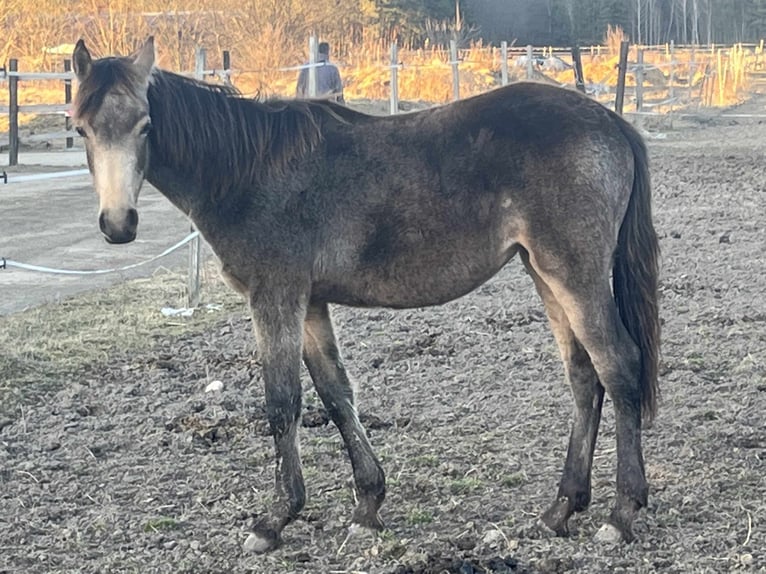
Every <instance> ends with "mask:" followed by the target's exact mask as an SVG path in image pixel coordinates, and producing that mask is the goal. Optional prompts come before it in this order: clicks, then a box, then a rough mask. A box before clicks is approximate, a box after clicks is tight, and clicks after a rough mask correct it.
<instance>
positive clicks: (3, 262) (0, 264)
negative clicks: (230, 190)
mask: <svg viewBox="0 0 766 574" xmlns="http://www.w3.org/2000/svg"><path fill="white" fill-rule="evenodd" d="M197 237H199V231H194V232H192V233H190V234H189V235H187V236H186V237H184V238H183V239H182V240H181V241H179V242H178V243H176V244H175V245H173V246H171V247H168V248H167V249H166V250H165V251H163V252H162V253H160V254H159V255H155V256H154V257H150V258H149V259H146V260H144V261H139V262H138V263H132V264H131V265H125V266H124V267H114V268H112V269H94V270H85V271H80V270H72V269H55V268H52V267H42V266H40V265H30V264H29V263H20V262H18V261H14V260H13V259H6V258H5V257H0V269H7V268H9V267H16V268H18V269H24V270H26V271H35V272H37V273H51V274H55V275H104V274H106V273H117V272H120V271H127V270H128V269H135V268H136V267H141V266H142V265H146V264H147V263H151V262H153V261H157V259H160V258H162V257H165V256H166V255H170V254H171V253H173V251H175V250H176V249H179V248H181V247H183V246H184V245H186V244H187V243H189V242H190V241H191V240H192V239H195V238H197Z"/></svg>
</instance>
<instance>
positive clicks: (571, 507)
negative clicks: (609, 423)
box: [521, 251, 604, 536]
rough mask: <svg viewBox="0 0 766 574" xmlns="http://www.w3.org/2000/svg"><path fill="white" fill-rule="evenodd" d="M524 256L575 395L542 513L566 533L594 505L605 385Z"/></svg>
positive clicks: (560, 532) (555, 528)
mask: <svg viewBox="0 0 766 574" xmlns="http://www.w3.org/2000/svg"><path fill="white" fill-rule="evenodd" d="M521 257H522V260H523V261H524V265H525V266H526V268H527V271H528V272H529V274H530V276H531V277H532V279H533V280H534V282H535V287H536V288H537V292H538V293H539V294H540V298H541V299H542V300H543V303H544V304H545V310H546V312H547V314H548V320H549V321H550V324H551V330H552V331H553V335H554V337H555V338H556V343H557V344H558V347H559V351H560V353H561V359H562V361H563V362H564V372H565V374H566V378H567V380H568V381H569V384H570V385H571V387H572V395H573V398H574V406H575V408H574V419H573V422H572V431H571V434H570V437H569V448H568V449H567V458H566V463H564V471H563V473H562V476H561V482H560V483H559V489H558V494H557V495H556V500H555V502H554V503H553V504H552V505H551V507H550V508H549V509H548V510H547V511H546V512H545V513H544V514H543V516H542V519H543V522H544V523H545V524H546V525H547V526H548V527H549V528H550V529H551V530H553V531H554V532H555V533H556V534H558V535H559V536H564V535H566V534H568V532H569V529H568V525H567V521H568V520H569V517H570V516H571V515H572V514H573V513H574V512H580V511H582V510H585V509H586V508H587V507H588V505H589V504H590V496H591V486H590V485H591V478H590V477H591V467H592V464H593V450H594V448H595V446H596V436H597V434H598V426H599V422H600V420H601V406H602V404H603V400H604V387H603V386H601V383H600V382H599V381H598V375H597V374H596V370H595V369H594V368H593V364H592V363H591V360H590V357H589V356H588V353H586V352H585V349H584V348H583V347H582V345H581V344H580V343H579V341H577V339H576V338H575V336H574V333H573V332H572V329H571V327H570V325H569V319H568V318H567V316H566V313H565V312H564V309H563V308H562V307H561V305H559V303H558V301H556V297H555V296H554V295H553V292H552V291H551V289H550V288H549V287H548V285H546V284H545V282H544V281H543V280H542V278H541V277H540V276H539V275H538V274H537V272H536V271H535V270H534V269H533V268H532V266H531V265H529V256H528V254H527V253H526V252H525V251H522V253H521Z"/></svg>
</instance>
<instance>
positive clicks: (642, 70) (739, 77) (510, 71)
mask: <svg viewBox="0 0 766 574" xmlns="http://www.w3.org/2000/svg"><path fill="white" fill-rule="evenodd" d="M316 50H317V40H316V38H315V37H312V38H311V39H310V41H309V53H310V58H309V64H307V65H304V66H291V67H286V68H283V70H295V69H300V68H301V67H307V68H308V69H309V74H308V75H309V91H310V93H315V88H313V86H315V84H314V82H315V80H316V74H315V67H316V66H317V64H314V63H313V62H315V61H316V60H317V57H316ZM490 50H493V51H495V50H498V49H493V48H490ZM498 51H499V68H500V69H499V74H498V75H499V78H498V80H499V81H498V85H505V84H507V83H509V82H511V81H516V80H519V79H533V80H542V81H550V82H554V83H557V84H566V85H571V86H574V87H576V88H577V89H580V90H582V91H585V92H587V93H589V94H591V95H592V96H593V97H595V98H597V99H599V100H600V101H602V103H605V104H607V105H609V106H610V107H614V108H615V109H619V108H624V110H625V113H628V114H636V115H639V116H642V115H659V114H661V113H662V114H664V113H666V112H668V111H671V112H678V111H679V110H683V111H684V112H685V113H689V112H690V111H692V112H695V111H699V110H700V108H706V107H711V106H714V105H719V106H720V105H724V104H725V103H726V101H727V97H729V98H731V97H732V94H733V93H736V92H737V90H738V89H740V88H741V87H742V86H743V85H746V84H747V83H748V82H753V81H756V82H757V81H759V80H760V81H763V80H766V71H762V70H761V69H762V68H763V67H764V62H763V42H761V43H760V44H749V45H746V44H738V45H736V46H731V47H720V46H674V45H673V44H672V43H671V44H668V45H665V46H652V47H645V46H631V47H630V49H629V52H628V58H629V60H628V61H627V64H626V68H625V69H624V70H623V69H619V70H617V72H618V73H616V80H620V78H621V77H622V75H625V76H626V78H623V80H624V83H623V84H620V82H619V81H613V82H609V83H608V84H599V83H598V81H597V80H594V77H593V76H598V74H594V73H592V69H593V68H592V66H593V63H594V62H597V61H602V60H603V61H611V60H607V58H609V57H610V56H611V54H610V52H609V49H608V48H606V47H602V46H590V47H586V48H584V49H578V48H577V47H575V48H571V49H570V48H552V47H542V48H540V47H533V46H525V47H510V46H508V44H507V43H506V42H503V43H502V45H501V46H500V48H499V50H498ZM197 52H198V57H199V54H200V53H202V54H203V57H204V51H202V52H200V50H198V51H197ZM465 53H466V51H459V50H458V48H457V46H456V44H455V42H454V41H453V42H451V43H450V46H449V51H448V52H446V60H447V61H446V62H444V64H442V65H443V66H444V68H445V71H446V70H447V69H449V70H450V72H451V80H452V81H451V97H452V99H453V100H454V99H459V98H460V97H461V72H462V70H461V66H462V65H465V66H468V65H469V64H470V63H469V62H466V61H465V59H464V58H465V55H464V54H465ZM402 56H403V52H401V51H400V50H399V49H398V47H397V46H396V44H393V45H391V47H390V59H389V62H388V64H387V67H388V68H389V70H390V79H389V80H388V82H387V85H388V92H389V111H390V113H397V112H398V111H399V109H400V102H399V93H400V88H399V80H400V78H401V70H402V68H403V67H404V68H407V67H411V66H410V65H409V64H408V63H407V62H402V61H401V58H402ZM405 58H406V56H405ZM583 61H585V64H586V67H590V69H591V73H589V74H587V75H589V76H591V77H590V78H589V79H590V82H586V78H585V75H584V74H583V72H582V69H583ZM223 62H224V66H223V70H218V71H216V70H207V69H205V63H204V62H200V61H197V62H196V66H195V71H194V72H191V73H190V75H191V74H195V75H197V76H201V77H203V78H209V77H210V76H219V77H221V78H222V79H223V80H224V81H227V82H228V81H231V78H232V75H235V74H237V73H239V72H237V71H234V70H232V68H231V58H230V56H229V53H228V52H226V51H225V52H224V54H223ZM549 64H551V65H553V66H559V68H557V69H555V70H554V71H553V72H552V73H549V72H548V68H547V66H548V65H549ZM200 66H201V71H200ZM63 67H64V69H63V72H58V73H29V72H21V71H19V70H18V61H17V60H10V62H9V66H8V69H7V70H5V69H0V83H3V82H6V83H7V86H8V105H7V106H0V114H7V116H8V119H9V130H8V135H7V140H6V141H2V138H0V145H2V144H5V145H7V146H8V163H9V165H15V164H16V163H17V162H18V150H19V146H20V144H21V143H22V142H21V141H20V137H19V114H34V115H43V114H45V115H58V116H61V117H62V118H63V125H62V129H61V130H58V131H53V132H46V133H35V134H30V135H28V136H26V137H25V138H24V143H34V142H40V141H51V140H60V139H65V140H66V146H67V147H72V146H73V145H74V143H73V142H74V139H73V137H74V134H73V133H72V131H71V124H70V121H69V116H68V113H69V108H70V105H71V99H72V79H73V77H74V75H73V74H72V72H71V62H70V61H69V60H66V61H64V63H63ZM614 67H615V68H617V66H616V65H615V66H614ZM38 80H58V81H61V82H62V84H63V85H62V100H63V103H58V104H32V105H20V104H19V101H20V99H21V98H20V90H21V89H22V85H23V84H24V83H26V82H35V81H38ZM628 80H630V81H628ZM618 85H619V86H626V87H625V88H624V89H625V90H626V92H625V93H623V92H622V91H619V92H618V91H617V86H618ZM626 97H627V98H628V105H625V104H624V102H625V98H626ZM619 102H623V105H622V106H618V105H617V104H618V103H619Z"/></svg>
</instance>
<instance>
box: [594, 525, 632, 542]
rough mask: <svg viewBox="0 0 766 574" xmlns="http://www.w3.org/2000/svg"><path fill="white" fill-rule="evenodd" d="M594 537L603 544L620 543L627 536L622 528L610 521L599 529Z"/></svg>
mask: <svg viewBox="0 0 766 574" xmlns="http://www.w3.org/2000/svg"><path fill="white" fill-rule="evenodd" d="M593 539H594V540H595V541H596V542H598V543H601V544H618V543H620V542H622V541H623V540H624V539H625V537H624V536H623V534H622V532H620V529H619V528H617V527H616V526H615V525H613V524H609V523H608V522H607V523H606V524H604V525H603V526H602V527H601V528H599V529H598V532H596V534H595V535H594V536H593Z"/></svg>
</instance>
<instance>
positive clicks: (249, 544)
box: [242, 530, 280, 554]
mask: <svg viewBox="0 0 766 574" xmlns="http://www.w3.org/2000/svg"><path fill="white" fill-rule="evenodd" d="M279 544H280V539H279V535H278V534H277V533H276V532H274V531H273V530H269V531H261V532H251V533H250V536H248V537H247V540H245V543H244V544H243V545H242V549H243V550H244V551H245V552H246V553H250V552H255V553H256V554H263V553H264V552H270V551H272V550H274V549H276V548H277V547H278V546H279Z"/></svg>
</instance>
